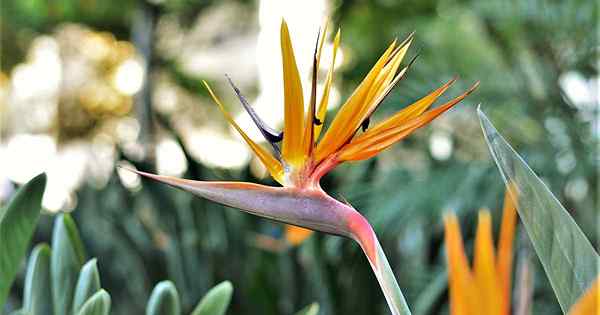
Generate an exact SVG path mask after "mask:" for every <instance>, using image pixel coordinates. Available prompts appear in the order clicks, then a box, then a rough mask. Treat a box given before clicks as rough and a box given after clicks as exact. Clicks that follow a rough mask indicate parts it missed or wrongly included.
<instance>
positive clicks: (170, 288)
mask: <svg viewBox="0 0 600 315" xmlns="http://www.w3.org/2000/svg"><path fill="white" fill-rule="evenodd" d="M179 314H181V307H180V306H179V294H178V293H177V289H175V285H174V284H173V282H171V281H162V282H159V283H158V284H157V285H156V286H155V287H154V290H152V294H151V295H150V299H149V300H148V305H147V306H146V315H179Z"/></svg>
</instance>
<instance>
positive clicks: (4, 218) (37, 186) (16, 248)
mask: <svg viewBox="0 0 600 315" xmlns="http://www.w3.org/2000/svg"><path fill="white" fill-rule="evenodd" d="M45 187H46V174H40V175H38V176H36V177H34V178H33V179H32V180H30V181H29V182H28V183H27V184H25V185H24V186H23V187H21V188H20V189H19V191H18V192H17V193H16V195H15V197H14V198H13V199H12V200H11V201H10V203H9V204H8V206H6V207H5V208H4V209H1V210H0V279H2V281H0V309H2V307H3V306H4V302H5V300H6V297H7V295H8V291H9V289H10V286H11V284H12V282H13V280H14V278H15V276H16V274H17V271H18V270H19V267H20V263H21V261H22V260H23V257H24V256H25V254H26V252H27V247H28V245H29V241H30V240H31V237H32V235H33V231H34V230H35V226H36V225H37V221H38V219H39V216H40V210H41V207H42V196H43V194H44V188H45Z"/></svg>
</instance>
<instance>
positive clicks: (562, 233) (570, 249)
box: [478, 110, 600, 313]
mask: <svg viewBox="0 0 600 315" xmlns="http://www.w3.org/2000/svg"><path fill="white" fill-rule="evenodd" d="M478 112H479V118H480V122H481V128H482V129H483V132H484V134H485V138H486V141H487V142H488V145H489V147H490V151H491V152H492V155H493V157H494V161H496V164H497V165H498V168H499V169H500V172H501V173H502V178H503V179H504V181H505V182H506V185H507V187H509V193H510V194H511V196H512V198H513V199H514V200H516V201H517V204H518V211H519V217H520V218H521V221H522V222H523V225H524V226H525V229H526V231H527V233H528V234H529V237H530V239H531V242H532V243H533V247H534V248H535V251H536V253H537V255H538V257H539V258H540V261H541V263H542V265H543V266H544V270H545V271H546V275H547V276H548V278H549V280H550V283H551V284H552V288H553V289H554V292H555V294H556V297H557V298H558V302H559V303H560V306H561V307H562V310H563V312H565V313H566V312H568V311H569V310H570V309H571V308H572V306H573V305H574V304H575V303H576V302H577V300H579V298H580V297H581V296H583V294H584V293H585V292H586V291H587V290H588V288H589V287H590V286H591V285H592V283H593V282H594V280H595V279H596V278H597V277H598V263H600V257H599V256H598V253H596V250H594V248H593V247H592V245H591V244H590V242H589V240H588V239H587V238H586V236H585V235H584V234H583V232H581V230H580V229H579V227H578V226H577V224H576V223H575V221H573V218H572V217H571V216H570V215H569V213H568V212H567V211H566V210H565V208H564V207H563V206H562V205H561V204H560V202H558V201H557V200H556V197H554V195H553V194H552V193H551V192H550V190H548V187H547V186H546V185H545V184H544V182H542V180H541V179H540V178H539V177H537V175H535V173H534V172H533V171H532V170H531V169H530V168H529V166H527V164H526V163H525V161H524V160H523V158H521V157H520V156H519V155H518V154H517V153H516V152H515V151H514V150H513V148H512V147H511V146H510V145H509V144H508V143H507V142H506V140H504V138H502V136H501V135H500V134H499V133H498V131H497V130H496V129H495V128H494V126H493V125H492V123H491V122H490V121H489V119H488V118H487V117H486V116H485V114H484V113H483V111H481V110H478Z"/></svg>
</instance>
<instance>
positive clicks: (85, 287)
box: [73, 258, 101, 314]
mask: <svg viewBox="0 0 600 315" xmlns="http://www.w3.org/2000/svg"><path fill="white" fill-rule="evenodd" d="M100 289H101V287H100V274H99V273H98V266H97V261H96V259H95V258H94V259H92V260H90V261H88V262H87V263H86V264H85V265H83V267H82V268H81V272H80V273H79V280H77V285H76V286H75V297H73V314H77V313H78V312H79V310H80V309H82V307H83V304H84V303H85V302H86V301H87V299H88V298H89V297H90V296H92V295H93V294H95V293H96V292H98V291H100Z"/></svg>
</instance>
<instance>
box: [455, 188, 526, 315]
mask: <svg viewBox="0 0 600 315" xmlns="http://www.w3.org/2000/svg"><path fill="white" fill-rule="evenodd" d="M516 221H517V213H516V209H515V206H514V204H513V203H512V202H511V200H510V197H509V196H508V194H506V195H505V197H504V209H503V214H502V225H501V228H500V239H499V241H498V250H497V251H495V250H494V240H493V236H492V218H491V215H490V213H489V211H488V210H480V211H479V222H478V225H477V232H476V236H475V251H474V252H475V254H474V256H475V257H474V259H473V268H472V269H471V268H470V267H469V263H468V260H467V255H466V254H465V249H464V246H463V240H462V236H461V232H460V226H459V223H458V219H457V218H456V215H455V214H447V215H446V216H445V217H444V228H445V242H446V254H447V258H448V265H449V267H448V269H449V283H450V284H449V285H450V314H452V315H459V314H460V315H470V314H472V315H478V314H489V315H508V314H509V313H510V304H511V303H510V296H511V295H510V292H511V273H512V260H513V253H512V248H513V240H514V234H515V225H516Z"/></svg>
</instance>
